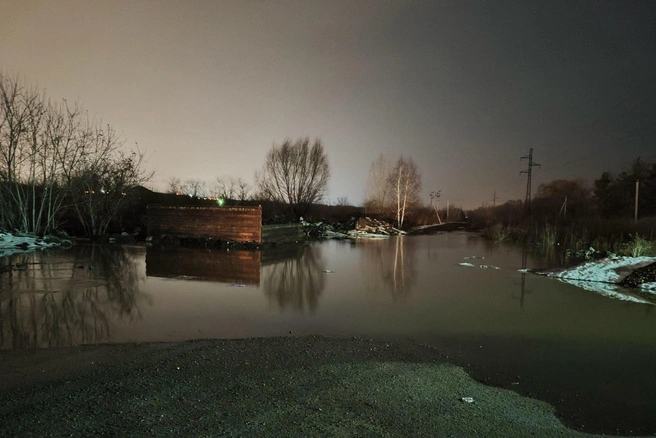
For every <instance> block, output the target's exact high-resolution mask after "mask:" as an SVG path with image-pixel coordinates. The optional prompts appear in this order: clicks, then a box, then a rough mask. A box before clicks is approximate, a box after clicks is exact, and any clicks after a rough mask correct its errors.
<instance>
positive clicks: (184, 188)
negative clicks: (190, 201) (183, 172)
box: [180, 179, 207, 198]
mask: <svg viewBox="0 0 656 438" xmlns="http://www.w3.org/2000/svg"><path fill="white" fill-rule="evenodd" d="M180 191H181V192H182V193H183V194H185V195H187V196H189V197H191V198H202V197H204V196H207V183H206V182H205V181H203V180H201V179H187V180H185V182H183V183H182V184H180Z"/></svg>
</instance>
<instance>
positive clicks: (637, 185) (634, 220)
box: [633, 179, 640, 223]
mask: <svg viewBox="0 0 656 438" xmlns="http://www.w3.org/2000/svg"><path fill="white" fill-rule="evenodd" d="M639 190H640V180H639V179H637V180H636V195H635V210H634V212H633V222H634V223H637V222H638V192H639Z"/></svg>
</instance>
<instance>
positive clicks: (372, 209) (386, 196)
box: [364, 154, 394, 214]
mask: <svg viewBox="0 0 656 438" xmlns="http://www.w3.org/2000/svg"><path fill="white" fill-rule="evenodd" d="M393 168H394V166H393V164H392V162H391V161H390V160H389V159H388V158H387V157H386V156H384V155H383V154H380V155H379V156H378V158H376V160H375V161H374V162H372V163H371V166H370V167H369V177H368V178H367V188H366V193H365V200H364V207H365V209H366V210H367V212H368V213H373V214H381V213H385V212H387V211H389V204H390V201H391V199H390V185H389V184H388V178H389V175H390V173H391V172H392V169H393Z"/></svg>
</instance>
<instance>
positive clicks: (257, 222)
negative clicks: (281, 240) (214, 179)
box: [148, 205, 262, 243]
mask: <svg viewBox="0 0 656 438" xmlns="http://www.w3.org/2000/svg"><path fill="white" fill-rule="evenodd" d="M148 234H149V235H151V236H154V235H162V234H168V235H173V236H186V237H212V238H218V239H222V240H232V241H235V242H257V243H260V242H262V208H261V207H259V206H258V207H196V206H160V205H149V206H148Z"/></svg>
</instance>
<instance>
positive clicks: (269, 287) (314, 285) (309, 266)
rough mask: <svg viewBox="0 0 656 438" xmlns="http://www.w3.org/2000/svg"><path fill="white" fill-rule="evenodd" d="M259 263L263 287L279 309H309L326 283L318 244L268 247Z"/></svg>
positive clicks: (324, 267)
mask: <svg viewBox="0 0 656 438" xmlns="http://www.w3.org/2000/svg"><path fill="white" fill-rule="evenodd" d="M263 258H264V262H263V264H262V277H263V286H262V288H263V291H264V294H265V295H266V297H267V298H268V299H269V302H270V303H271V302H276V303H277V304H278V306H279V307H280V309H281V310H284V309H286V308H291V309H293V310H296V311H303V310H305V309H306V308H307V309H309V310H310V311H311V312H313V313H314V311H315V310H316V309H317V305H318V303H319V296H320V295H321V293H322V292H323V290H324V289H325V287H326V273H324V271H325V270H326V263H325V261H324V259H323V256H322V254H321V247H320V246H319V245H310V246H288V247H287V248H282V249H279V250H278V249H276V248H272V249H267V250H266V251H265V252H264V256H263Z"/></svg>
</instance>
